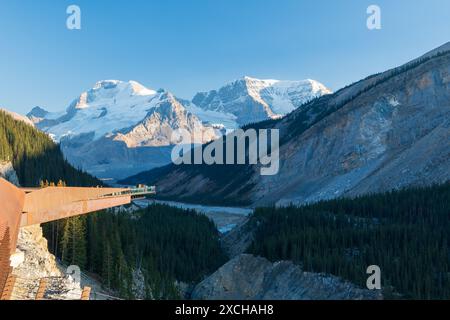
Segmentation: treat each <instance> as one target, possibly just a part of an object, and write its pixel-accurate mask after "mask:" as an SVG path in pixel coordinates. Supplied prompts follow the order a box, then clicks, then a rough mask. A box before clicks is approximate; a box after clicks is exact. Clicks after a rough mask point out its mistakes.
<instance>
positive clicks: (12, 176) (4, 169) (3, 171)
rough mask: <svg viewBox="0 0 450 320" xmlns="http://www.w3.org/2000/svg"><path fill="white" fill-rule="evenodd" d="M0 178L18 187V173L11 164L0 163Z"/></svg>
mask: <svg viewBox="0 0 450 320" xmlns="http://www.w3.org/2000/svg"><path fill="white" fill-rule="evenodd" d="M0 177H2V178H4V179H5V180H8V181H9V182H11V183H12V184H14V185H16V186H18V185H19V179H18V178H17V174H16V171H15V170H14V167H13V165H12V163H11V162H1V161H0Z"/></svg>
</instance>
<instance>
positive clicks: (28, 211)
mask: <svg viewBox="0 0 450 320" xmlns="http://www.w3.org/2000/svg"><path fill="white" fill-rule="evenodd" d="M154 193H155V188H154V187H147V186H141V187H139V188H100V187H98V188H78V187H46V188H17V187H16V186H14V185H12V184H11V183H9V182H7V181H6V180H4V179H2V178H0V295H1V293H2V291H3V287H4V285H5V282H6V278H7V277H8V274H9V273H10V271H11V269H10V256H11V254H13V253H14V252H15V250H16V244H17V238H18V234H19V228H20V227H25V226H30V225H35V224H41V223H45V222H50V221H55V220H59V219H64V218H69V217H73V216H78V215H82V214H87V213H90V212H95V211H99V210H103V209H107V208H112V207H116V206H120V205H124V204H129V203H130V202H131V201H132V199H134V198H139V197H143V196H145V195H149V194H154Z"/></svg>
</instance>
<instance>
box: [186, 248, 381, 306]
mask: <svg viewBox="0 0 450 320" xmlns="http://www.w3.org/2000/svg"><path fill="white" fill-rule="evenodd" d="M192 299H195V300H206V299H211V300H215V299H225V300H260V299H262V300H372V299H382V295H381V293H380V291H370V290H367V289H361V288H358V287H356V286H355V285H353V284H351V283H349V282H345V281H343V280H342V279H340V278H338V277H335V276H331V275H324V274H318V273H311V272H304V271H303V270H302V269H301V268H300V267H299V266H297V265H294V264H293V263H292V262H289V261H281V262H275V263H271V262H270V261H268V260H267V259H265V258H261V257H255V256H253V255H249V254H242V255H239V256H237V257H235V258H234V259H232V260H231V261H229V262H228V263H226V264H225V265H224V266H222V267H221V268H220V269H219V270H217V271H216V272H215V273H214V274H212V275H211V276H210V277H208V278H206V279H205V280H204V281H202V282H201V283H200V284H198V285H197V286H196V287H195V288H194V291H193V292H192Z"/></svg>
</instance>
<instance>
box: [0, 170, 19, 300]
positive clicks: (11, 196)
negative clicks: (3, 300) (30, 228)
mask: <svg viewBox="0 0 450 320" xmlns="http://www.w3.org/2000/svg"><path fill="white" fill-rule="evenodd" d="M24 199H25V193H24V192H23V191H21V190H20V189H18V188H17V187H15V186H14V185H12V184H11V183H9V182H7V181H6V180H4V179H2V178H0V292H3V287H4V286H5V282H6V279H7V278H8V275H9V272H10V270H11V268H10V261H9V258H10V256H11V254H12V253H14V252H15V250H16V242H17V237H18V234H19V225H20V216H21V212H22V207H23V204H24Z"/></svg>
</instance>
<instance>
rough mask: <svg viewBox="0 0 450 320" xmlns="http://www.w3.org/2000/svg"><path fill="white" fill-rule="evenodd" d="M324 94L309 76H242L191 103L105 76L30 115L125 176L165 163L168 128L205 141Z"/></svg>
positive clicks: (85, 162)
mask: <svg viewBox="0 0 450 320" xmlns="http://www.w3.org/2000/svg"><path fill="white" fill-rule="evenodd" d="M214 92H215V91H214ZM325 93H329V91H328V89H326V88H325V87H324V86H323V85H322V84H320V83H318V82H316V81H313V80H305V81H296V82H294V81H290V82H288V81H277V80H257V79H251V78H248V77H246V78H244V79H243V80H238V81H236V82H234V83H232V84H230V85H228V86H225V87H224V88H222V89H220V90H219V91H218V93H217V94H214V93H213V92H210V93H208V94H198V95H196V97H195V99H194V101H192V102H191V101H187V100H182V99H178V98H176V97H175V96H174V95H173V94H172V93H170V92H167V91H164V90H158V91H155V90H152V89H148V88H145V87H144V86H143V85H141V84H139V83H137V82H135V81H129V82H122V81H117V80H106V81H99V82H97V83H96V84H95V85H94V87H93V88H92V89H90V90H87V91H85V92H83V93H82V94H81V95H80V96H79V97H77V98H76V99H75V100H74V101H73V102H72V103H71V104H70V105H69V107H68V108H67V109H66V111H64V112H56V113H51V112H48V111H46V110H44V109H42V108H40V107H35V108H34V109H33V110H32V111H31V112H30V113H28V115H27V116H28V118H29V119H30V120H31V121H32V122H33V123H34V124H35V125H36V126H37V127H38V128H39V129H41V130H43V131H45V132H47V133H48V134H49V135H50V136H52V138H53V139H54V140H56V141H58V142H60V143H61V148H62V150H63V152H64V154H65V156H66V157H67V158H68V160H69V161H70V162H71V163H72V164H73V165H75V166H76V167H80V168H83V169H85V170H87V171H89V172H90V173H92V174H94V175H96V176H98V177H102V178H111V177H113V178H124V177H127V176H129V175H132V174H135V173H138V172H141V171H145V170H148V169H151V168H154V167H158V166H162V165H165V164H168V163H170V150H171V146H173V143H174V142H173V141H171V139H170V138H171V133H172V132H173V130H176V129H184V130H186V131H187V132H189V133H191V134H192V133H193V132H201V133H202V136H201V137H200V136H199V135H197V136H196V138H195V143H205V142H208V141H211V140H213V139H216V138H217V137H219V136H221V135H222V134H224V133H225V132H226V130H227V129H229V130H232V129H236V128H238V127H239V126H240V125H242V124H245V123H249V122H257V121H260V120H265V119H268V118H278V117H281V116H282V115H284V114H286V113H288V112H290V111H292V110H293V109H294V108H295V107H297V106H299V105H300V104H301V103H303V102H305V101H308V100H310V99H312V98H314V97H317V96H319V95H322V94H325ZM213 96H214V97H213ZM201 97H204V98H201ZM196 102H198V103H199V105H197V104H196Z"/></svg>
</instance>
